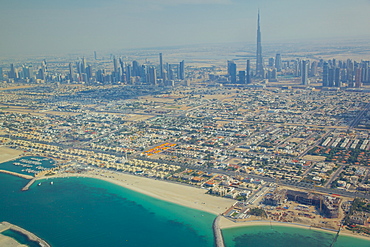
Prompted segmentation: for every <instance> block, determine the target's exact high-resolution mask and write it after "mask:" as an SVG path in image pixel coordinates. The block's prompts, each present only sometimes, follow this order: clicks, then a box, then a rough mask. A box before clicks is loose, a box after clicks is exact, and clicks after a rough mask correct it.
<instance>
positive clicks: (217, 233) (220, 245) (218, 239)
mask: <svg viewBox="0 0 370 247" xmlns="http://www.w3.org/2000/svg"><path fill="white" fill-rule="evenodd" d="M221 217H222V216H221V215H218V216H217V217H216V218H215V220H214V221H213V235H214V237H215V245H216V247H225V243H224V238H223V237H222V232H221V228H220V226H219V221H220V219H221Z"/></svg>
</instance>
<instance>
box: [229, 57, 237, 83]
mask: <svg viewBox="0 0 370 247" xmlns="http://www.w3.org/2000/svg"><path fill="white" fill-rule="evenodd" d="M227 75H228V76H229V78H230V82H231V83H232V84H235V83H236V64H235V63H234V61H227Z"/></svg>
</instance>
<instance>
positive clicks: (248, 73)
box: [245, 59, 252, 84]
mask: <svg viewBox="0 0 370 247" xmlns="http://www.w3.org/2000/svg"><path fill="white" fill-rule="evenodd" d="M251 82H252V81H251V61H250V60H249V59H248V60H247V72H246V78H245V83H246V84H250V83H251Z"/></svg>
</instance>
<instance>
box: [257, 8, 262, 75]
mask: <svg viewBox="0 0 370 247" xmlns="http://www.w3.org/2000/svg"><path fill="white" fill-rule="evenodd" d="M256 77H257V78H263V77H264V71H263V58H262V45H261V27H260V11H259V10H258V20H257V54H256Z"/></svg>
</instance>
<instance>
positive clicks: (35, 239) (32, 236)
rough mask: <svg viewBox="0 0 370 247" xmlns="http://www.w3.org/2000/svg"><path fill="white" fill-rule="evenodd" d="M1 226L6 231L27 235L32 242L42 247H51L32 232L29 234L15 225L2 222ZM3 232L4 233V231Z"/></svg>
mask: <svg viewBox="0 0 370 247" xmlns="http://www.w3.org/2000/svg"><path fill="white" fill-rule="evenodd" d="M1 225H3V226H4V230H8V229H10V230H13V231H16V232H19V233H21V234H23V235H25V236H26V237H27V238H28V239H29V240H30V241H33V242H36V243H38V244H39V245H40V247H51V246H50V245H49V244H48V243H47V242H46V241H45V240H43V239H41V238H39V237H37V236H36V235H35V234H33V233H32V232H29V231H27V230H25V229H23V228H21V227H19V226H16V225H13V224H11V223H9V222H6V221H4V222H1ZM4 230H3V231H4Z"/></svg>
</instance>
